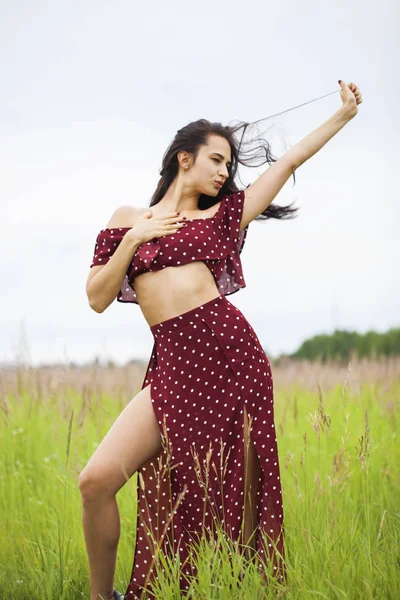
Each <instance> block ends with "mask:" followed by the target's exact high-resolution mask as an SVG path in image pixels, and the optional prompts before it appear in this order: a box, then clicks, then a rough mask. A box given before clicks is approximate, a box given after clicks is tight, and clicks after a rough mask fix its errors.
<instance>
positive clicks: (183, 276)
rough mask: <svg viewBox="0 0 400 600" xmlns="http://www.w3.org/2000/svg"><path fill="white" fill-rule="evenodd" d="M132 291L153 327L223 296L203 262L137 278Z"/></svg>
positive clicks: (167, 268) (151, 272)
mask: <svg viewBox="0 0 400 600" xmlns="http://www.w3.org/2000/svg"><path fill="white" fill-rule="evenodd" d="M133 287H134V290H135V292H136V297H137V300H138V303H139V306H140V309H141V311H142V313H143V316H144V318H145V319H146V321H147V324H148V325H149V326H150V327H151V326H153V325H156V324H157V323H161V322H162V321H165V320H166V319H171V318H172V317H176V316H178V315H181V314H182V313H184V312H187V311H188V310H191V309H192V308H196V306H200V305H201V304H204V303H205V302H208V301H210V300H213V299H214V298H217V297H218V296H219V295H220V293H219V291H218V288H217V286H216V283H215V280H214V277H213V275H212V273H211V271H210V269H209V268H208V267H207V266H206V265H205V264H204V263H203V262H201V261H195V262H193V263H189V264H186V265H180V266H177V267H165V269H161V270H160V271H150V272H148V273H143V274H142V275H139V276H138V277H135V279H134V280H133Z"/></svg>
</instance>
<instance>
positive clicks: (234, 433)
mask: <svg viewBox="0 0 400 600" xmlns="http://www.w3.org/2000/svg"><path fill="white" fill-rule="evenodd" d="M150 329H151V332H152V334H153V337H154V345H153V350H152V354H151V357H150V361H149V364H148V367H147V371H146V374H145V377H144V381H143V385H142V389H143V388H144V387H146V386H150V394H151V401H152V405H153V408H154V413H155V416H156V418H157V421H158V423H159V426H160V431H161V433H162V441H163V449H162V451H161V452H160V454H159V455H157V456H156V457H153V458H152V459H151V460H150V461H148V462H147V463H146V464H145V465H143V466H142V467H141V468H140V469H139V471H138V484H137V494H138V513H137V525H136V541H135V549H134V561H133V568H132V575H131V579H130V583H129V586H128V589H127V591H126V596H125V597H126V598H127V599H131V598H132V599H136V600H137V599H139V598H141V596H142V591H143V589H144V588H147V589H149V590H151V589H152V588H151V582H152V581H154V578H157V568H161V566H157V565H158V563H157V547H158V546H159V547H161V548H162V550H163V552H165V553H166V554H174V555H175V556H178V555H179V560H180V564H181V578H180V587H181V590H182V595H184V594H185V592H186V591H187V590H188V588H189V578H190V577H193V576H195V575H196V571H195V566H194V565H192V564H191V563H190V560H189V546H190V544H191V543H192V542H193V541H196V540H197V539H198V538H199V537H200V536H201V535H206V536H210V539H211V536H214V534H215V525H216V523H218V524H219V526H220V527H222V528H223V531H224V533H225V534H226V535H227V536H229V537H230V538H231V539H234V540H237V541H239V543H241V542H242V541H243V522H244V511H245V495H246V487H245V482H249V481H250V482H251V484H252V489H253V490H254V489H255V490H257V491H256V506H254V513H255V514H256V521H257V525H256V535H257V537H256V551H257V555H256V560H257V562H258V564H259V566H260V568H261V571H262V567H263V565H264V567H265V563H269V564H272V565H273V568H274V570H276V572H277V574H278V576H279V577H281V578H282V579H283V578H284V577H285V570H284V562H282V561H281V559H278V556H279V554H281V555H282V556H284V542H283V540H284V528H283V508H282V491H281V482H280V470H279V461H278V450H277V440H276V431H275V424H274V401H273V381H272V374H271V368H270V363H269V361H268V358H267V356H266V354H265V352H264V350H263V348H262V346H261V343H260V341H259V339H258V337H257V335H256V333H255V331H254V330H253V328H252V327H251V325H250V323H249V322H248V321H247V320H246V318H245V317H244V315H243V314H242V313H241V311H240V310H239V309H238V308H236V307H235V306H234V305H233V304H231V303H230V302H229V300H227V299H226V298H225V296H223V295H222V294H220V295H219V296H217V297H216V298H214V299H213V300H211V301H209V302H207V303H205V304H202V305H201V306H198V307H196V308H194V309H191V310H189V311H188V312H185V313H183V314H181V315H179V316H176V317H173V318H171V319H167V320H165V321H162V322H161V323H158V324H156V325H153V326H152V327H151V328H150ZM245 408H246V411H247V414H248V416H249V418H250V419H251V440H252V442H253V444H254V448H255V451H256V455H257V460H258V464H259V467H260V468H259V469H257V475H256V476H254V474H252V473H251V472H247V470H246V468H245V448H244V417H245V414H244V409H245ZM247 485H248V483H247ZM276 549H277V550H278V551H279V554H278V553H277V552H276ZM154 564H155V565H156V566H155V567H154Z"/></svg>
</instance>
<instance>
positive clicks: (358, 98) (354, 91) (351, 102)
mask: <svg viewBox="0 0 400 600" xmlns="http://www.w3.org/2000/svg"><path fill="white" fill-rule="evenodd" d="M338 83H339V85H340V88H341V89H340V95H341V97H342V102H343V105H342V108H343V109H344V110H345V111H346V112H347V113H348V114H349V115H351V116H352V117H355V116H356V114H357V113H358V108H357V106H358V105H359V104H361V102H362V101H363V99H362V95H361V91H360V90H359V89H358V87H357V86H356V84H355V83H349V85H347V84H346V83H345V82H344V81H341V80H340V79H339V81H338Z"/></svg>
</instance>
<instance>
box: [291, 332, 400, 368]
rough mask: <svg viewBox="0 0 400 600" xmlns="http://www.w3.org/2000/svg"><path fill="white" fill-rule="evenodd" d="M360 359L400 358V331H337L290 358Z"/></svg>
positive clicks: (308, 342) (303, 346)
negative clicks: (355, 357) (352, 357)
mask: <svg viewBox="0 0 400 600" xmlns="http://www.w3.org/2000/svg"><path fill="white" fill-rule="evenodd" d="M354 354H355V355H356V356H357V357H358V358H372V357H374V356H375V357H377V358H379V357H382V356H398V355H400V328H394V329H389V331H387V332H386V333H378V332H376V331H368V332H367V333H363V334H362V333H357V331H345V330H335V331H334V333H332V334H330V335H326V334H322V335H315V336H314V337H312V338H310V339H308V340H305V341H304V342H303V343H302V344H301V346H300V348H298V350H296V352H294V353H293V354H289V355H286V356H289V357H290V358H294V359H306V360H316V359H319V358H320V359H321V360H322V361H323V362H326V361H328V360H340V361H347V360H349V359H350V357H351V356H352V355H354Z"/></svg>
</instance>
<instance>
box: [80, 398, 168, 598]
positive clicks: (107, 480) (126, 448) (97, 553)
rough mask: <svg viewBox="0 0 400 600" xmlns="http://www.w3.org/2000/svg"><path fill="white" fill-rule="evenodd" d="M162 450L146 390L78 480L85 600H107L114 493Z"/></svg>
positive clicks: (115, 528) (115, 533)
mask: <svg viewBox="0 0 400 600" xmlns="http://www.w3.org/2000/svg"><path fill="white" fill-rule="evenodd" d="M161 449H162V444H161V434H160V428H159V425H158V422H157V419H156V417H155V414H154V410H153V406H152V403H151V397H150V386H147V387H145V388H144V389H143V390H141V391H140V392H139V394H137V395H136V396H135V397H134V398H133V399H132V400H131V401H130V402H129V404H128V405H127V406H126V408H125V409H124V410H123V411H122V413H121V414H120V415H119V417H118V418H117V419H116V421H115V422H114V424H113V425H112V427H111V429H110V430H109V431H108V433H107V435H106V436H105V438H104V439H103V441H102V442H101V444H100V445H99V446H98V448H97V449H96V451H95V452H94V454H93V456H92V457H91V459H90V460H89V462H88V464H87V465H86V467H85V468H84V470H83V471H82V473H81V474H80V476H79V488H80V491H81V494H82V507H83V514H82V522H83V528H84V533H85V541H86V548H87V552H88V557H89V568H90V586H91V593H90V600H99V599H104V600H108V599H112V597H113V589H114V573H115V565H116V558H117V547H118V541H119V535H120V520H119V512H118V505H117V501H116V498H115V495H116V493H117V492H118V490H119V489H120V488H121V487H122V486H123V485H124V484H125V483H126V482H127V481H128V479H129V478H130V477H131V476H132V475H133V474H134V473H135V472H136V471H137V470H138V469H139V468H140V467H141V465H143V464H145V463H146V462H147V461H148V460H149V459H150V458H152V457H153V456H156V455H157V454H158V453H159V452H160V451H161Z"/></svg>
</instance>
